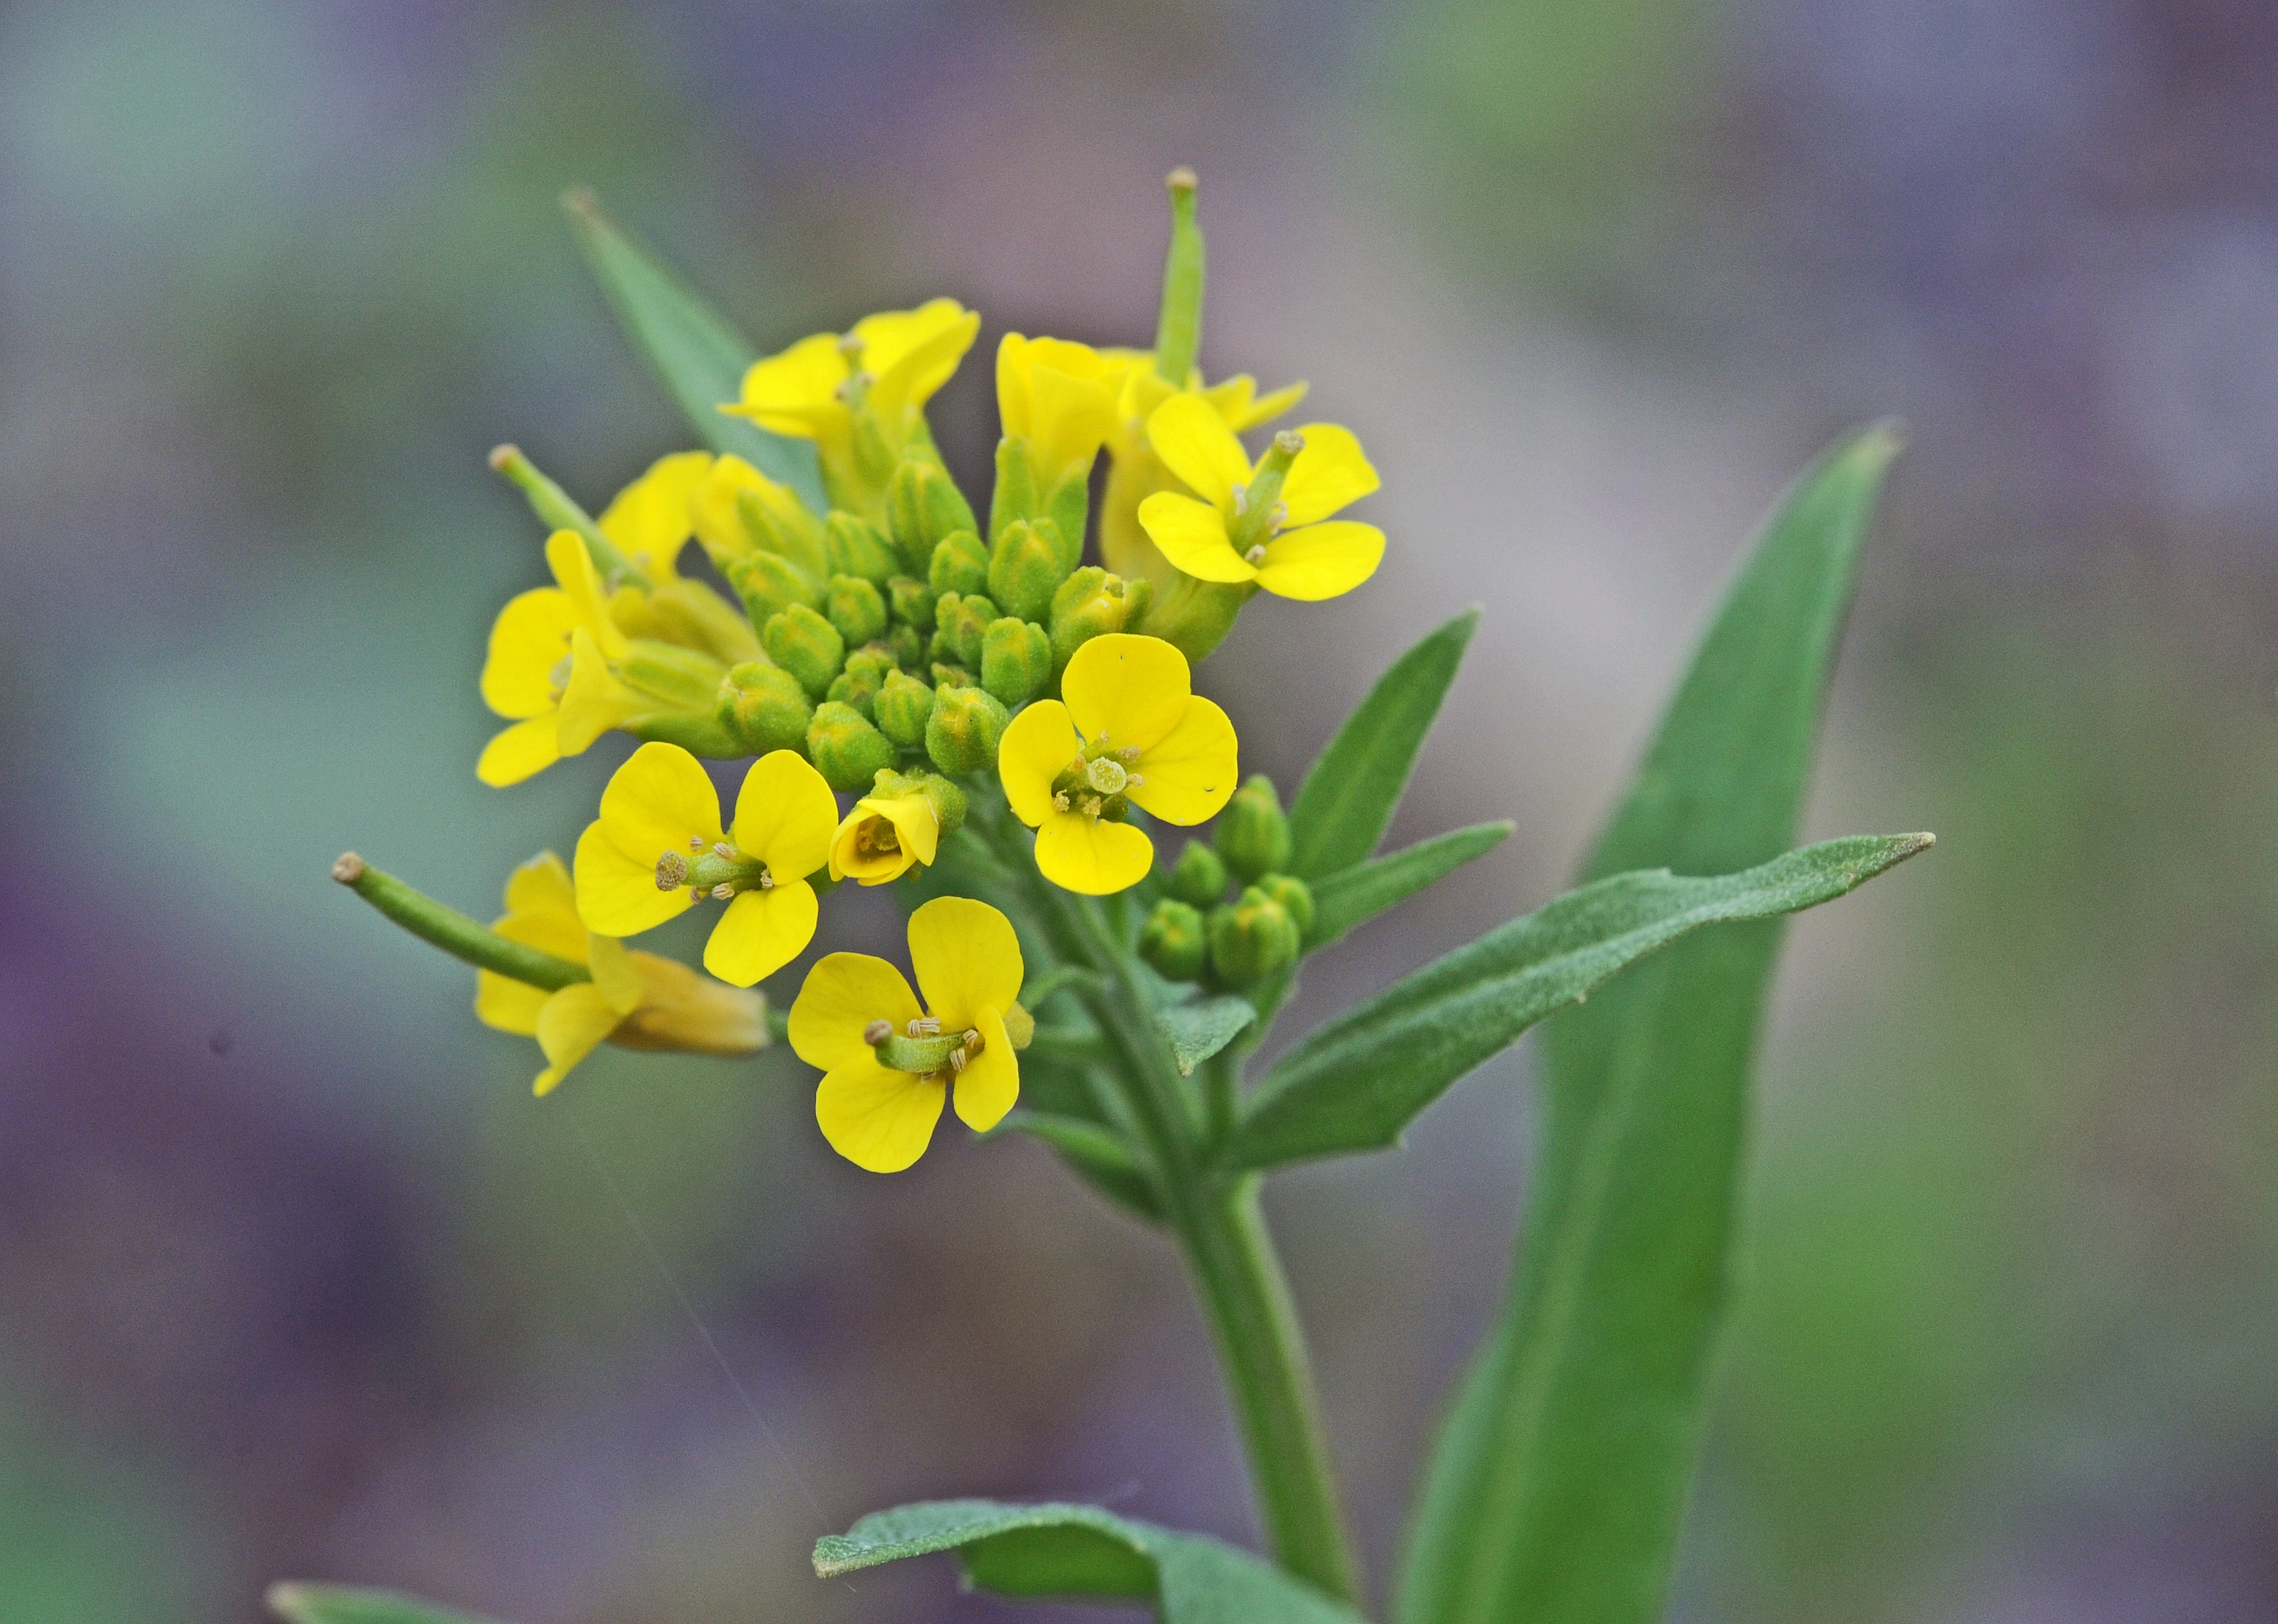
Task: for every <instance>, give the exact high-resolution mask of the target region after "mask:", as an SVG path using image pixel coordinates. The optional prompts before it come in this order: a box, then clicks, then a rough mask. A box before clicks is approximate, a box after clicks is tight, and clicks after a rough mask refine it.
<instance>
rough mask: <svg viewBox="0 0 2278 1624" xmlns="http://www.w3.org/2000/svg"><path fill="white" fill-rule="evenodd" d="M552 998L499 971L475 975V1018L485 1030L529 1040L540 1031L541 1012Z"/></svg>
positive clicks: (540, 988) (477, 972)
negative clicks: (487, 1027)
mask: <svg viewBox="0 0 2278 1624" xmlns="http://www.w3.org/2000/svg"><path fill="white" fill-rule="evenodd" d="M549 996H551V995H550V994H548V993H547V990H546V989H545V988H544V987H532V986H531V984H530V983H529V982H527V981H517V980H515V979H514V978H513V977H511V976H503V975H500V974H499V973H498V972H495V971H491V970H478V971H476V972H475V1018H476V1019H477V1020H478V1021H480V1022H482V1023H483V1025H485V1026H495V1027H497V1028H498V1029H499V1030H500V1031H501V1032H511V1033H514V1034H515V1035H516V1036H517V1037H524V1038H526V1037H529V1036H530V1035H531V1034H532V1033H535V1032H536V1031H537V1030H538V1012H539V1010H542V1009H544V1008H545V1007H546V1001H547V998H548V997H549Z"/></svg>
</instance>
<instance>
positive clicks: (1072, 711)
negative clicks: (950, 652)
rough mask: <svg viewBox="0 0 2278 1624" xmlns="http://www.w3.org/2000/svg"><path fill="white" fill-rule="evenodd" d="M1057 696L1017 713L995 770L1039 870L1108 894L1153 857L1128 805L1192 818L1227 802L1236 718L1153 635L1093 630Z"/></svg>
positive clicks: (1139, 875)
mask: <svg viewBox="0 0 2278 1624" xmlns="http://www.w3.org/2000/svg"><path fill="white" fill-rule="evenodd" d="M1060 694H1061V698H1060V699H1044V700H1040V701H1038V702H1037V703H1036V704H1035V705H1030V706H1028V708H1027V709H1026V710H1024V711H1022V712H1021V713H1020V714H1019V715H1018V716H1015V717H1014V718H1013V721H1012V725H1011V726H1010V727H1008V728H1005V736H1004V740H1003V742H1002V743H1000V744H999V745H998V752H997V771H998V775H999V776H1000V777H1002V778H1003V780H1004V781H1005V799H1006V800H1007V801H1009V802H1011V803H1012V806H1013V812H1014V813H1015V814H1016V815H1017V816H1018V817H1019V818H1020V820H1021V822H1023V823H1025V824H1027V825H1028V827H1030V828H1033V829H1035V830H1036V866H1037V867H1038V868H1039V869H1041V870H1043V874H1044V878H1046V879H1047V880H1050V881H1051V882H1052V883H1053V884H1055V885H1058V886H1061V887H1063V888H1066V889H1067V890H1071V891H1082V892H1084V893H1085V894H1087V895H1089V896H1105V895H1107V894H1108V893H1110V892H1112V891H1120V890H1122V889H1123V888H1125V887H1126V886H1130V885H1135V884H1137V883H1138V882H1139V881H1141V880H1143V879H1144V878H1145V877H1146V874H1147V871H1148V869H1149V868H1150V867H1151V866H1152V865H1153V864H1154V860H1155V848H1154V846H1153V844H1152V843H1151V842H1150V841H1149V840H1148V838H1147V837H1146V835H1143V834H1142V833H1140V831H1138V830H1137V829H1135V828H1133V827H1131V826H1130V825H1129V824H1128V823H1127V822H1125V821H1124V819H1125V818H1126V817H1127V816H1128V815H1129V810H1130V808H1131V806H1132V805H1134V804H1136V805H1138V806H1141V807H1143V808H1144V809H1145V810H1146V811H1147V812H1151V813H1152V814H1153V815H1154V816H1156V817H1158V818H1160V819H1162V820H1164V821H1165V822H1166V823H1200V822H1202V821H1203V820H1204V819H1206V818H1211V817H1214V816H1215V815H1216V814H1217V812H1218V811H1219V808H1220V807H1222V806H1224V805H1225V804H1226V803H1227V798H1228V797H1231V796H1232V795H1233V794H1234V789H1235V780H1236V778H1237V777H1238V776H1239V768H1238V766H1237V764H1236V760H1235V756H1236V751H1237V745H1236V742H1235V736H1234V724H1233V723H1232V722H1230V721H1227V716H1226V713H1225V712H1224V711H1221V710H1220V709H1219V708H1218V706H1217V705H1212V703H1211V702H1210V701H1209V700H1207V699H1204V698H1201V697H1200V696H1199V695H1197V694H1196V693H1195V692H1194V691H1193V687H1192V682H1191V678H1190V676H1189V672H1188V669H1187V657H1186V656H1185V655H1183V654H1181V653H1180V652H1179V651H1178V650H1176V649H1174V648H1173V647H1172V646H1171V645H1170V644H1167V643H1166V642H1164V641H1163V640H1162V639H1161V638H1159V637H1132V636H1129V635H1128V634H1127V633H1123V632H1112V633H1110V634H1108V635H1107V636H1105V637H1094V638H1093V639H1092V640H1091V641H1090V642H1089V643H1087V644H1084V645H1083V646H1082V648H1079V649H1078V650H1076V652H1075V657H1074V659H1073V660H1069V661H1068V666H1067V671H1066V674H1065V675H1063V676H1062V677H1061V679H1060ZM1063 701H1064V702H1063Z"/></svg>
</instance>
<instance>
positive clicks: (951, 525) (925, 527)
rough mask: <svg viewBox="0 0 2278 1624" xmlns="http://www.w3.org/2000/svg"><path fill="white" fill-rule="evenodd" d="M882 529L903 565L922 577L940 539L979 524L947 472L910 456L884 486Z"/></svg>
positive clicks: (919, 458) (930, 462) (939, 466)
mask: <svg viewBox="0 0 2278 1624" xmlns="http://www.w3.org/2000/svg"><path fill="white" fill-rule="evenodd" d="M886 526H887V529H888V530H889V531H890V532H891V534H892V537H893V539H894V545H895V547H896V548H897V549H898V551H899V552H900V553H901V555H902V559H903V562H904V564H905V565H906V567H907V568H909V569H911V570H913V571H914V572H916V573H918V574H921V575H922V574H923V573H924V572H925V571H926V569H927V568H929V566H930V564H931V562H932V560H933V551H934V548H935V547H936V545H938V544H939V543H940V542H941V540H942V538H944V537H947V536H952V535H954V534H955V533H957V532H958V531H959V530H965V531H968V532H971V531H975V530H978V529H979V528H980V522H979V521H978V520H976V519H975V517H974V515H973V507H972V504H971V503H969V502H967V500H966V499H965V495H964V493H963V492H960V491H959V489H958V488H957V482H956V481H955V480H953V479H952V478H951V477H949V470H948V469H944V468H943V467H942V466H941V464H940V463H938V462H936V461H931V460H929V459H928V458H923V457H912V458H908V459H906V460H905V461H903V463H902V465H901V466H900V467H899V468H897V469H895V470H894V477H893V479H892V481H891V483H890V484H888V485H887V487H886Z"/></svg>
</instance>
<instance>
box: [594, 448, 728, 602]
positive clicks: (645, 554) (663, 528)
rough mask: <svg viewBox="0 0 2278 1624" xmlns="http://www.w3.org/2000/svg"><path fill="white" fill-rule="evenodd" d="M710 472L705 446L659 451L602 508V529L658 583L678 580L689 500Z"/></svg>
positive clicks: (690, 528)
mask: <svg viewBox="0 0 2278 1624" xmlns="http://www.w3.org/2000/svg"><path fill="white" fill-rule="evenodd" d="M711 472H712V454H711V453H710V452H708V451H678V452H675V453H673V454H671V455H670V456H665V457H659V458H658V459H657V460H656V461H654V462H652V463H651V464H649V468H648V471H647V472H646V473H645V474H643V475H642V476H641V477H639V478H638V479H636V480H634V481H633V482H632V484H629V485H627V486H626V487H625V488H624V489H623V490H622V491H620V492H617V494H616V496H615V499H612V500H611V501H610V503H609V505H608V507H605V508H603V509H602V510H601V516H600V519H599V520H597V521H596V522H597V523H598V524H599V525H600V529H601V534H602V535H604V536H607V537H608V538H609V539H610V541H612V542H613V543H615V545H616V549H617V551H618V552H620V553H623V554H624V555H625V557H626V558H628V559H630V560H632V563H633V565H634V567H635V568H638V569H640V570H642V571H644V572H645V573H646V575H647V576H648V577H649V579H650V580H652V581H654V582H655V583H657V584H658V585H660V586H661V585H662V584H663V583H666V582H668V581H674V580H677V579H678V578H679V574H680V572H679V570H678V569H677V568H676V566H677V563H678V560H679V558H680V550H681V548H683V547H684V546H686V545H688V538H689V537H690V536H691V535H692V533H693V532H694V530H695V523H694V520H693V517H692V504H693V502H694V499H695V496H696V493H697V492H698V491H699V489H701V488H702V486H703V484H704V481H705V478H706V477H707V476H708V475H709V474H710V473H711Z"/></svg>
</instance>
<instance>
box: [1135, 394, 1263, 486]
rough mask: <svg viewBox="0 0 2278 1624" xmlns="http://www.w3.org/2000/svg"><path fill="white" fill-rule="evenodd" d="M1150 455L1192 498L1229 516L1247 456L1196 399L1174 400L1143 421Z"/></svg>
mask: <svg viewBox="0 0 2278 1624" xmlns="http://www.w3.org/2000/svg"><path fill="white" fill-rule="evenodd" d="M1147 439H1148V442H1149V443H1150V445H1152V446H1154V447H1155V454H1156V455H1157V456H1158V457H1160V458H1162V459H1163V461H1164V462H1165V463H1166V464H1167V465H1168V466H1169V468H1170V470H1171V471H1172V472H1173V473H1174V474H1176V475H1177V476H1178V477H1180V478H1181V479H1183V480H1184V481H1186V483H1187V484H1188V485H1189V487H1191V488H1192V489H1193V491H1194V492H1195V493H1196V495H1197V496H1200V497H1202V498H1203V499H1204V500H1206V501H1208V502H1210V503H1211V504H1212V506H1213V507H1217V508H1219V510H1220V511H1222V512H1225V513H1229V514H1230V513H1232V512H1233V511H1234V487H1235V486H1236V485H1238V484H1246V483H1248V481H1249V478H1250V455H1249V454H1248V453H1247V452H1245V451H1243V450H1242V442H1241V441H1240V440H1238V439H1236V438H1234V431H1233V430H1232V429H1229V428H1227V426H1226V419H1225V418H1223V417H1221V416H1219V415H1218V411H1217V408H1214V407H1212V405H1211V403H1210V402H1209V401H1207V400H1204V399H1203V398H1202V396H1200V395H1198V394H1183V393H1182V394H1174V395H1173V396H1172V397H1171V398H1170V399H1169V400H1166V401H1164V402H1163V404H1162V405H1160V406H1158V407H1157V408H1155V415H1154V416H1151V417H1150V418H1149V419H1147Z"/></svg>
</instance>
